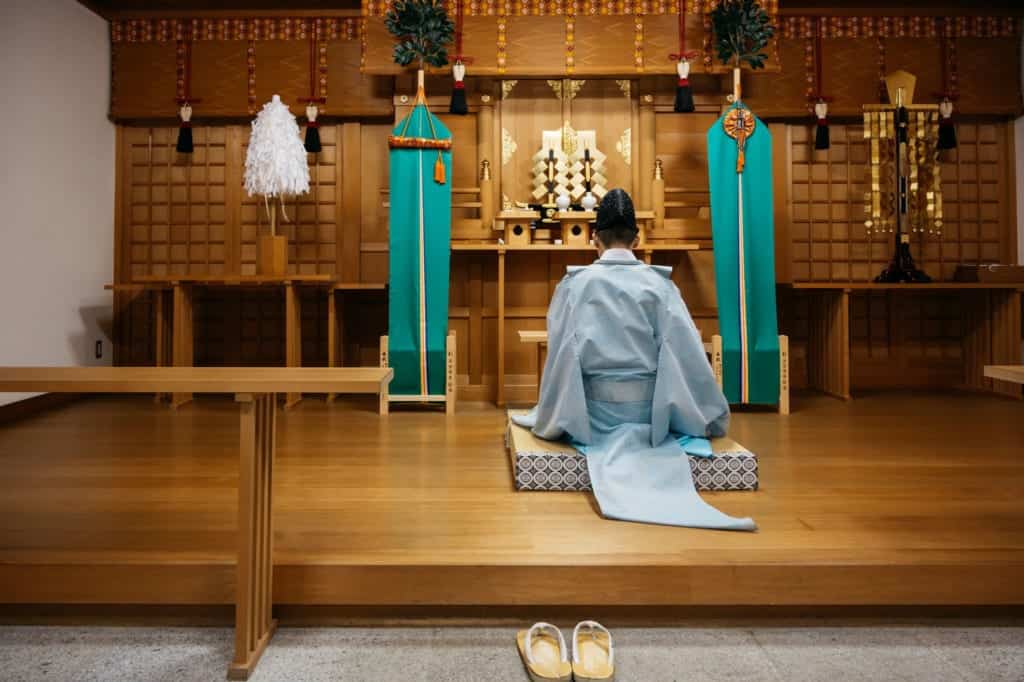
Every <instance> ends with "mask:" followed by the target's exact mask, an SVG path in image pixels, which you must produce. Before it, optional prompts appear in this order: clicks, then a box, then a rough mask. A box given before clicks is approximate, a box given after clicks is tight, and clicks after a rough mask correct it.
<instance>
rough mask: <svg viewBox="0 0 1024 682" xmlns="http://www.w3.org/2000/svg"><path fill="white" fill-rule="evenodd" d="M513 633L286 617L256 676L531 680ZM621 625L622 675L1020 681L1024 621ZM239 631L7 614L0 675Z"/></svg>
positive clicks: (174, 673) (139, 669) (43, 672)
mask: <svg viewBox="0 0 1024 682" xmlns="http://www.w3.org/2000/svg"><path fill="white" fill-rule="evenodd" d="M570 632H571V626H570V627H569V628H567V629H566V632H565V634H566V636H567V637H568V636H569V633H570ZM514 633H515V631H514V629H512V628H466V627H445V628H439V627H421V628H412V627H403V628H282V629H281V630H279V631H278V633H277V635H276V636H275V638H274V641H273V643H272V645H271V647H270V649H269V651H268V652H267V653H266V654H265V655H264V657H263V660H262V661H261V663H260V666H259V668H258V670H257V673H256V674H255V675H254V676H253V677H252V678H251V679H252V680H254V682H260V681H266V680H304V681H305V680H360V681H362V680H366V681H372V682H388V681H390V680H402V681H403V682H408V681H410V680H416V681H419V680H422V681H424V682H426V681H429V682H442V681H452V680H466V681H474V682H475V681H478V680H482V681H484V682H504V681H505V680H511V681H518V680H526V679H527V678H526V675H525V674H524V672H523V668H522V665H521V663H520V661H519V657H518V655H517V653H516V649H515V644H514V639H513V638H514ZM613 634H614V635H615V638H616V639H615V643H616V658H617V664H616V668H617V675H616V679H617V680H618V682H631V681H640V682H648V681H650V682H672V681H675V680H679V681H682V680H686V681H688V682H689V681H693V680H726V679H728V680H826V681H829V682H839V681H840V680H842V681H843V682H846V681H848V680H887V681H888V680H929V681H932V680H942V681H945V680H986V681H987V680H1014V681H1019V680H1024V627H1018V626H1014V627H1008V626H998V627H993V626H958V625H948V624H944V625H938V626H857V627H830V626H816V627H788V626H787V627H782V626H779V627H757V628H747V627H710V628H708V627H700V628H661V627H659V628H623V629H617V630H615V631H614V632H613ZM232 643H233V640H232V632H231V630H229V629H226V628H155V627H146V628H143V627H52V626H38V627H36V626H33V627H28V626H25V627H20V626H19V627H0V680H103V681H104V682H114V681H115V680H138V681H149V680H168V681H170V680H174V681H175V682H184V681H186V680H222V679H224V673H225V670H226V666H227V663H228V660H229V658H230V655H231V651H232Z"/></svg>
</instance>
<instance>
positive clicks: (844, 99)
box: [801, 38, 930, 117]
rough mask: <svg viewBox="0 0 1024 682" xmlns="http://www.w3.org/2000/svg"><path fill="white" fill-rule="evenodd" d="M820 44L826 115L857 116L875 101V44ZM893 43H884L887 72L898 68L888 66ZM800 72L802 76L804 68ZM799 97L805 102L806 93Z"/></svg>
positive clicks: (856, 41) (858, 41)
mask: <svg viewBox="0 0 1024 682" xmlns="http://www.w3.org/2000/svg"><path fill="white" fill-rule="evenodd" d="M821 42H822V80H823V88H824V91H825V94H826V95H828V96H831V97H832V98H833V99H832V102H831V103H830V104H829V115H830V116H832V117H835V116H860V115H861V112H862V109H861V107H862V106H863V105H865V104H868V103H871V102H877V101H878V93H879V89H878V75H879V74H878V61H877V54H878V51H877V48H876V41H872V40H863V39H853V38H832V39H828V40H822V41H821ZM893 42H897V41H895V40H892V39H889V40H886V41H885V44H886V72H887V73H888V72H891V71H895V70H896V68H898V67H893V66H891V65H890V64H889V54H888V47H889V45H890V44H891V43H893ZM903 42H905V43H914V44H915V45H916V44H917V43H918V42H923V41H917V40H913V41H912V40H909V39H908V40H905V41H903ZM804 71H805V73H806V69H804ZM801 94H802V95H803V97H804V101H805V102H806V101H807V100H806V92H804V93H801ZM925 101H930V100H925ZM808 116H810V114H809V113H808Z"/></svg>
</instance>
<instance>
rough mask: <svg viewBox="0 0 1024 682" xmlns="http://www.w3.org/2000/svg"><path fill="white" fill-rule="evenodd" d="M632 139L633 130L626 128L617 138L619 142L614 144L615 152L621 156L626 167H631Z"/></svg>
mask: <svg viewBox="0 0 1024 682" xmlns="http://www.w3.org/2000/svg"><path fill="white" fill-rule="evenodd" d="M632 137H633V129H632V128H626V129H625V130H623V131H622V135H620V136H619V141H618V142H616V143H615V151H617V152H618V153H620V154H622V159H623V160H624V161H625V162H626V165H627V166H632V165H633V151H632Z"/></svg>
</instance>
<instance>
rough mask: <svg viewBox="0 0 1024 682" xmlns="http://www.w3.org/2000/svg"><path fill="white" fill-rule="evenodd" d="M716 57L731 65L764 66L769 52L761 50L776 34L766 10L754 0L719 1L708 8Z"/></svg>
mask: <svg viewBox="0 0 1024 682" xmlns="http://www.w3.org/2000/svg"><path fill="white" fill-rule="evenodd" d="M711 23H712V26H713V27H714V31H715V43H716V47H717V49H718V58H719V59H721V60H722V62H723V63H725V64H728V63H730V61H731V62H732V63H733V66H739V65H740V64H741V63H742V62H746V63H747V64H750V67H751V68H753V69H763V68H764V62H765V60H766V59H768V55H767V54H765V53H764V52H762V51H761V50H763V49H764V47H765V45H767V44H768V41H769V40H771V39H772V36H774V35H775V27H774V26H772V25H771V19H770V18H769V17H768V13H767V12H766V11H764V9H762V7H761V6H760V5H759V4H758V3H757V0H721V2H719V3H718V5H717V6H716V7H715V9H713V10H712V11H711Z"/></svg>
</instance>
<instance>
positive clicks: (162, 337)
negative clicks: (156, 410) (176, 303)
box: [150, 289, 174, 403]
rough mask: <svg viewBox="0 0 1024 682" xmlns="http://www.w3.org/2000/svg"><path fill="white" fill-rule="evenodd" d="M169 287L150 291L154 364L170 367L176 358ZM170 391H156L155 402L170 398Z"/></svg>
mask: <svg viewBox="0 0 1024 682" xmlns="http://www.w3.org/2000/svg"><path fill="white" fill-rule="evenodd" d="M168 293H169V292H168V290H167V289H154V290H153V291H152V292H150V294H151V296H152V301H153V356H154V357H153V360H154V362H153V364H155V365H156V366H157V367H170V366H171V365H172V364H173V362H174V358H173V356H172V355H171V347H172V345H173V342H172V340H171V333H170V332H171V319H172V311H171V309H170V296H169V295H168ZM169 397H170V394H169V393H156V394H154V396H153V402H157V403H159V402H162V401H163V400H164V399H165V398H169Z"/></svg>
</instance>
